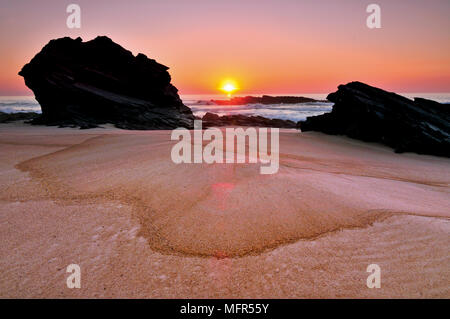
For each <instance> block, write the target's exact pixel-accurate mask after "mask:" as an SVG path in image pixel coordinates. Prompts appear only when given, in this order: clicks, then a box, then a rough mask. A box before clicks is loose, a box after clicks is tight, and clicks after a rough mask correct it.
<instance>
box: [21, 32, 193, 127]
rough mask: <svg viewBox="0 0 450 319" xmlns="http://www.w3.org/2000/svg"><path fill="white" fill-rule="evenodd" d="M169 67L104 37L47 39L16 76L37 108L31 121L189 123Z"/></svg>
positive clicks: (130, 124)
mask: <svg viewBox="0 0 450 319" xmlns="http://www.w3.org/2000/svg"><path fill="white" fill-rule="evenodd" d="M167 70H168V68H167V67H166V66H164V65H162V64H159V63H157V62H156V61H155V60H152V59H148V58H147V57H146V56H145V55H144V54H141V53H139V54H138V55H137V56H133V54H132V53H131V52H130V51H128V50H125V49H124V48H122V47H121V46H120V45H118V44H116V43H114V42H113V41H112V40H111V39H109V38H108V37H97V38H95V39H94V40H91V41H88V42H82V39H81V38H77V39H71V38H68V37H66V38H61V39H56V40H52V41H50V42H49V43H48V44H47V45H46V46H45V47H44V48H43V49H42V51H41V52H39V53H38V54H37V55H36V56H35V57H34V58H33V59H32V60H31V62H30V63H28V64H27V65H25V66H24V67H23V69H22V70H21V71H20V73H19V75H21V76H23V77H24V78H25V84H26V85H27V86H28V87H29V88H30V89H32V90H33V92H34V94H35V97H36V100H37V101H38V102H39V104H40V105H41V108H42V116H41V117H40V118H38V119H36V120H34V121H33V123H34V124H47V125H61V126H72V125H76V126H80V127H81V128H89V127H95V126H97V125H98V124H103V123H113V124H115V125H116V126H117V127H120V128H125V129H173V128H176V127H187V128H191V127H192V126H193V119H194V116H193V115H192V112H191V110H190V109H189V108H188V107H186V106H185V105H184V104H183V103H182V101H181V99H180V97H179V96H178V93H177V92H178V91H177V89H176V88H175V87H174V86H173V85H172V84H171V83H170V80H171V78H170V75H169V73H168V72H167Z"/></svg>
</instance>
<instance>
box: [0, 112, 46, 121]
mask: <svg viewBox="0 0 450 319" xmlns="http://www.w3.org/2000/svg"><path fill="white" fill-rule="evenodd" d="M39 116H40V114H38V113H35V112H19V113H4V112H0V123H9V122H14V121H30V120H34V119H36V118H38V117H39Z"/></svg>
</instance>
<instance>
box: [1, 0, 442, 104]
mask: <svg viewBox="0 0 450 319" xmlns="http://www.w3.org/2000/svg"><path fill="white" fill-rule="evenodd" d="M70 3H77V4H79V5H80V6H81V23H82V25H81V29H68V28H67V26H66V19H67V16H68V14H67V13H66V7H67V5H68V4H70ZM370 3H377V4H379V5H380V7H381V19H382V28H381V29H369V28H367V26H366V19H367V16H368V15H369V14H368V13H366V7H367V5H368V4H370ZM449 13H450V1H449V0H429V1H425V0H396V1H392V0H371V1H362V0H333V1H332V0H321V1H318V0H278V1H275V0H271V1H264V0H236V1H235V0H226V1H216V0H189V1H188V0H161V1H160V0H147V1H145V0H127V1H112V0H108V1H106V0H101V1H99V0H96V1H92V0H89V1H82V0H71V1H61V0H58V1H56V0H55V1H50V0H40V1H22V0H17V1H13V0H9V1H5V0H0V43H1V45H0V69H1V72H0V95H28V94H32V92H31V91H30V90H28V89H27V88H26V86H25V84H24V81H23V79H22V78H21V77H20V76H18V75H17V73H18V71H19V70H20V69H21V67H22V66H23V65H24V64H25V63H27V62H29V60H30V59H31V58H32V57H33V56H34V55H35V54H36V53H37V52H39V51H40V49H41V48H42V47H43V46H44V45H45V44H46V43H47V42H48V41H49V40H51V39H54V38H58V37H63V36H70V37H78V36H81V37H82V38H83V40H90V39H92V38H94V37H96V36H97V35H107V36H109V37H111V38H112V39H113V41H115V42H117V43H119V44H120V45H122V46H123V47H125V48H127V49H129V50H131V51H132V52H133V53H134V54H137V53H139V52H142V53H144V54H146V55H147V56H148V57H150V58H154V59H156V60H157V61H158V62H160V63H162V64H165V65H167V66H168V67H170V70H169V72H170V74H171V75H172V82H173V84H174V85H175V86H176V87H177V88H178V89H179V90H180V94H213V93H217V91H218V90H217V89H218V87H219V86H220V83H221V82H222V81H223V80H224V79H226V78H231V79H234V80H235V81H236V83H238V86H239V87H240V88H241V92H242V93H244V92H245V93H260V94H261V93H278V94H288V93H326V92H331V91H334V90H335V88H336V87H337V85H339V84H340V83H347V82H349V81H353V80H359V81H363V82H366V83H368V84H371V85H375V86H379V87H382V88H384V89H388V90H392V91H397V92H450V19H449V18H448V16H449Z"/></svg>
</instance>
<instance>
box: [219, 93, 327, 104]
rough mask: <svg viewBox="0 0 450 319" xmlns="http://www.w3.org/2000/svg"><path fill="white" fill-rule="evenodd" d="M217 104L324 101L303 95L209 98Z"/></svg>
mask: <svg viewBox="0 0 450 319" xmlns="http://www.w3.org/2000/svg"><path fill="white" fill-rule="evenodd" d="M211 102H212V103H214V104H217V105H246V104H296V103H311V102H326V101H319V100H315V99H311V98H309V97H303V96H270V95H263V96H262V97H256V96H244V97H234V98H231V99H229V100H211Z"/></svg>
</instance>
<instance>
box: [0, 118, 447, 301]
mask: <svg viewBox="0 0 450 319" xmlns="http://www.w3.org/2000/svg"><path fill="white" fill-rule="evenodd" d="M0 131H1V134H0V144H1V147H2V150H3V152H2V153H1V155H0V158H1V159H2V161H1V163H0V169H1V171H0V174H1V175H0V176H1V178H2V183H1V184H0V190H1V192H0V203H1V206H0V207H1V208H0V233H1V239H2V241H3V242H4V243H5V245H4V246H3V248H2V249H1V250H0V256H1V262H0V271H1V278H0V279H1V280H0V282H1V284H0V296H2V297H12V296H26V297H49V296H63V297H64V296H73V297H94V296H106V297H181V298H182V297H219V298H220V297H249V298H251V297H264V298H267V297H275V298H278V297H282V298H299V297H387V296H389V297H430V296H432V297H447V298H448V297H450V291H449V287H450V276H449V274H450V267H449V265H450V263H449V261H450V258H449V256H450V254H449V248H448V247H450V245H449V244H450V236H449V233H450V232H449V231H450V222H449V217H450V216H449V215H450V209H449V208H450V196H449V193H450V187H449V182H450V169H449V168H450V160H448V159H445V158H438V157H433V156H421V155H416V154H401V155H400V154H395V153H393V152H392V150H390V149H388V148H386V147H383V146H379V145H376V144H366V143H362V142H358V141H355V140H351V139H348V138H343V137H334V136H333V137H332V136H326V135H323V134H320V133H303V134H299V133H298V132H296V131H295V130H292V131H291V130H285V131H282V133H281V135H280V170H279V172H278V173H277V174H274V175H260V174H259V164H258V165H255V164H211V165H208V164H179V165H176V164H174V163H172V161H171V159H170V150H171V147H172V145H173V144H174V142H172V141H170V131H152V132H144V131H142V132H139V131H134V132H128V131H122V130H117V129H111V128H107V129H95V130H89V131H79V130H74V129H56V128H37V127H33V128H30V127H26V128H24V127H22V126H21V125H19V124H8V125H2V127H0ZM56 131H57V132H58V134H55V132H56ZM74 259H75V260H74ZM73 262H79V263H80V264H81V266H82V267H83V269H88V271H86V278H85V279H84V281H83V282H85V283H86V286H84V288H83V289H81V290H77V291H73V290H69V289H67V288H65V280H64V278H65V276H66V274H65V267H66V266H67V265H68V264H70V263H73ZM371 263H378V264H379V265H380V266H381V268H382V271H383V288H381V289H368V288H367V287H366V285H365V280H366V278H367V275H368V274H367V273H366V272H365V270H366V267H367V265H368V264H371Z"/></svg>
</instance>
